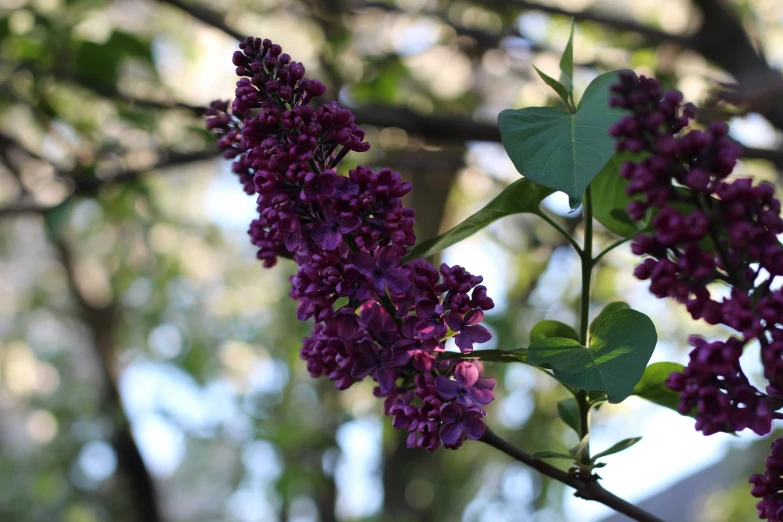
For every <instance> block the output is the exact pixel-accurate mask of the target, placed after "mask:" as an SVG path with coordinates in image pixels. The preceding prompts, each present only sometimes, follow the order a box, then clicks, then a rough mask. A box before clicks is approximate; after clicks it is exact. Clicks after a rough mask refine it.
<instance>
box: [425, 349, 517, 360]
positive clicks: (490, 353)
mask: <svg viewBox="0 0 783 522" xmlns="http://www.w3.org/2000/svg"><path fill="white" fill-rule="evenodd" d="M440 359H462V360H465V361H475V360H479V361H487V362H521V363H527V349H526V348H519V349H517V350H513V351H505V350H473V351H472V352H470V353H460V352H443V353H441V354H440Z"/></svg>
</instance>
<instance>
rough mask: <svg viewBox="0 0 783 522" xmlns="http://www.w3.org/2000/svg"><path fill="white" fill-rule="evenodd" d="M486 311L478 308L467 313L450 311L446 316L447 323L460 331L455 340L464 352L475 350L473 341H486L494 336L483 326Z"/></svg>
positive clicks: (456, 330) (454, 329)
mask: <svg viewBox="0 0 783 522" xmlns="http://www.w3.org/2000/svg"><path fill="white" fill-rule="evenodd" d="M483 319H484V312H482V311H481V310H478V309H474V310H471V311H470V312H468V314H467V315H465V316H463V315H462V314H456V313H450V314H449V315H447V316H446V324H447V325H449V328H451V329H452V330H453V331H455V332H459V333H458V334H457V335H456V337H455V338H454V341H455V342H456V344H457V346H458V347H459V349H460V351H461V352H462V353H470V352H472V351H473V343H485V342H487V341H489V340H490V339H491V338H492V334H490V333H489V330H487V329H486V328H484V327H483V326H481V325H480V324H478V323H480V322H481V321H482V320H483Z"/></svg>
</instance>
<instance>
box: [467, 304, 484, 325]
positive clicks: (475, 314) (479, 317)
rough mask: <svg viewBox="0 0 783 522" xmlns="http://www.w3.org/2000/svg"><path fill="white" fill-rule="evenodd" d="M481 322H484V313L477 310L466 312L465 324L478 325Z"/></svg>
mask: <svg viewBox="0 0 783 522" xmlns="http://www.w3.org/2000/svg"><path fill="white" fill-rule="evenodd" d="M483 320H484V312H482V311H481V310H479V309H478V308H476V309H473V310H471V311H470V312H468V315H466V316H465V323H466V324H478V323H480V322H481V321H483Z"/></svg>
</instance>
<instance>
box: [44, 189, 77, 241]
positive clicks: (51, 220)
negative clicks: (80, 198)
mask: <svg viewBox="0 0 783 522" xmlns="http://www.w3.org/2000/svg"><path fill="white" fill-rule="evenodd" d="M72 208H73V201H72V200H71V198H65V200H63V201H62V202H61V203H59V204H58V205H56V206H54V207H52V208H50V209H47V210H46V211H45V212H44V213H43V220H44V228H45V229H46V233H47V234H49V237H50V238H52V239H56V238H57V237H59V236H60V232H61V231H62V229H63V227H64V226H65V225H66V223H68V218H69V217H70V216H71V209H72Z"/></svg>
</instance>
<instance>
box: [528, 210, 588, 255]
mask: <svg viewBox="0 0 783 522" xmlns="http://www.w3.org/2000/svg"><path fill="white" fill-rule="evenodd" d="M536 214H537V215H538V217H540V218H541V219H543V220H544V221H546V222H547V223H549V224H550V225H551V226H552V228H554V229H555V230H557V231H558V232H560V233H561V234H562V235H563V237H564V238H566V239H567V240H568V242H569V243H571V246H573V247H574V249H575V250H576V252H577V254H579V255H580V256H582V247H580V246H579V243H577V242H576V239H574V238H573V237H571V234H569V233H568V232H566V230H565V229H564V228H563V227H561V226H560V225H558V224H557V222H556V221H555V220H554V219H552V218H551V217H549V216H547V215H546V214H545V213H544V212H541V211H539V212H536Z"/></svg>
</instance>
